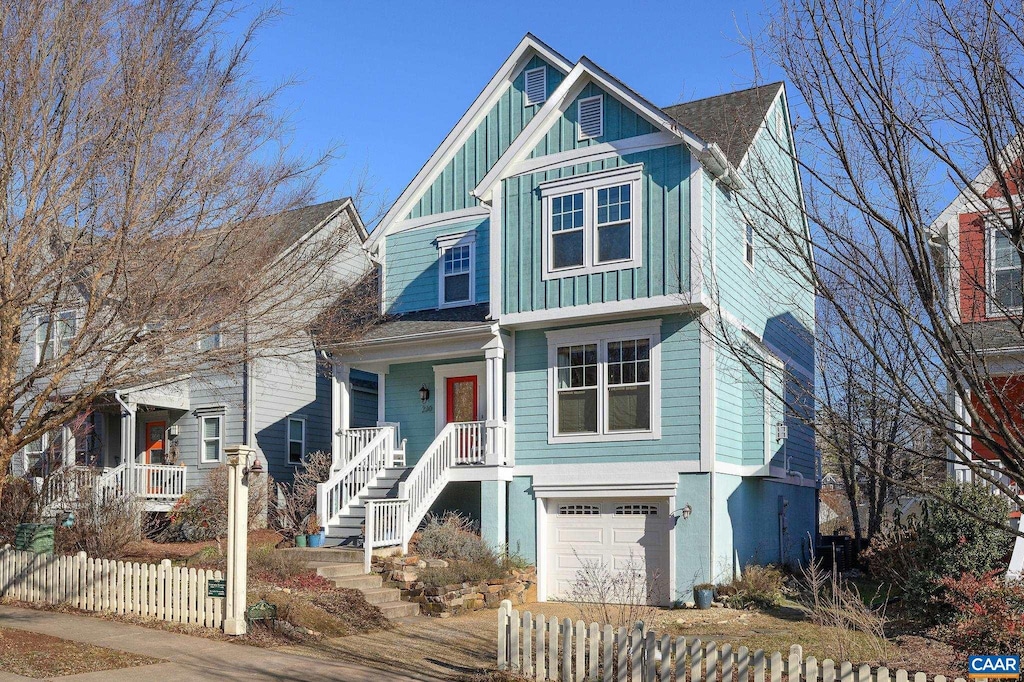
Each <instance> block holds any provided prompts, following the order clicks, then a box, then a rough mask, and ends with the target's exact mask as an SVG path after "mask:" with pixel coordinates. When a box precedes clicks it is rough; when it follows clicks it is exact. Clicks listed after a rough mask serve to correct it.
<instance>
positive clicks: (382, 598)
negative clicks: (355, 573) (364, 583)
mask: <svg viewBox="0 0 1024 682" xmlns="http://www.w3.org/2000/svg"><path fill="white" fill-rule="evenodd" d="M360 592H362V593H363V596H364V597H366V601H368V602H369V603H371V604H377V605H378V606H380V605H381V604H390V603H391V602H400V601H402V599H401V596H402V595H401V592H399V590H398V588H395V587H377V588H373V589H369V590H360Z"/></svg>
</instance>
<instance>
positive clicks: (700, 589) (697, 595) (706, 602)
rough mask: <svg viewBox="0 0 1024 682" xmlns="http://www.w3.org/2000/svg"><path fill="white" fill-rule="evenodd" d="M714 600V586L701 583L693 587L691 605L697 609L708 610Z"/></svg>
mask: <svg viewBox="0 0 1024 682" xmlns="http://www.w3.org/2000/svg"><path fill="white" fill-rule="evenodd" d="M714 598H715V586H714V585H712V584H711V583H701V584H699V585H694V586H693V603H695V604H696V605H697V608H698V609H710V608H711V602H712V601H713V600H714Z"/></svg>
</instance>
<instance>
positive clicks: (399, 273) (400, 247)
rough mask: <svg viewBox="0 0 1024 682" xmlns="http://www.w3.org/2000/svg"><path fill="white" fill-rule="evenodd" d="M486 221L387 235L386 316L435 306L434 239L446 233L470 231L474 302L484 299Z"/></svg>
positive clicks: (487, 277)
mask: <svg viewBox="0 0 1024 682" xmlns="http://www.w3.org/2000/svg"><path fill="white" fill-rule="evenodd" d="M489 225H490V220H488V219H487V218H484V219H483V220H481V219H479V218H477V219H474V220H469V221H466V222H463V223H457V224H454V225H442V226H441V227H424V228H420V229H415V230H409V231H406V232H397V233H395V234H391V235H388V237H387V246H386V253H387V259H386V262H385V266H384V267H385V268H386V272H385V275H384V283H385V284H384V286H385V292H384V301H385V304H386V307H387V311H388V313H390V314H396V313H407V312H410V311H413V310H432V309H434V308H437V307H438V277H439V270H438V267H439V266H438V261H439V259H440V253H441V252H440V251H439V250H438V248H437V244H436V242H435V240H436V239H437V238H438V237H443V236H445V235H450V234H459V233H462V232H471V231H472V232H474V233H475V235H476V245H475V247H474V249H475V254H476V255H475V263H474V264H473V267H474V269H475V273H476V276H475V278H474V279H475V281H474V290H475V298H476V301H475V302H476V303H484V302H486V301H487V300H488V292H489V287H490V271H491V269H490V262H491V259H490V237H489V234H490V231H489V229H488V226H489Z"/></svg>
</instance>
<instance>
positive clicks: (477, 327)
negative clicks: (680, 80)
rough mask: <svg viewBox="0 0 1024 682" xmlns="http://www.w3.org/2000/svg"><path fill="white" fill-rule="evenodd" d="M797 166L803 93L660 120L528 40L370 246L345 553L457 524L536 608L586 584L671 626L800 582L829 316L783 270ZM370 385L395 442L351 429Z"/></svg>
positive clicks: (341, 414)
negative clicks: (474, 533) (675, 617)
mask: <svg viewBox="0 0 1024 682" xmlns="http://www.w3.org/2000/svg"><path fill="white" fill-rule="evenodd" d="M792 145H793V140H792V136H791V134H790V123H789V111H788V107H787V100H786V90H785V87H784V86H783V85H782V84H781V83H779V84H774V85H767V86H762V87H758V88H754V89H749V90H743V91H739V92H732V93H727V94H723V95H719V96H716V97H711V98H707V99H702V100H697V101H693V102H688V103H684V104H678V105H674V106H668V107H658V106H655V105H654V104H652V103H651V102H649V101H647V100H646V99H644V97H643V96H642V95H640V94H639V93H637V92H635V91H633V90H632V89H630V88H629V87H628V86H627V85H625V84H624V83H622V82H621V81H619V80H618V79H616V78H615V77H614V76H612V75H611V74H609V73H608V72H606V71H605V70H604V69H602V68H601V67H599V66H597V65H596V64H594V63H593V62H592V61H590V60H589V59H587V58H585V57H583V58H581V59H579V60H578V61H576V62H575V63H573V62H570V61H569V60H567V59H566V58H565V57H563V56H562V55H560V54H559V53H557V52H555V51H554V50H553V49H551V48H550V47H548V46H547V45H545V44H544V43H543V42H541V41H540V40H538V39H537V38H535V37H534V36H532V35H527V36H526V37H525V38H524V39H523V40H522V42H521V43H520V44H519V45H518V47H516V49H515V51H514V52H513V53H512V54H511V55H510V56H509V57H508V59H507V60H506V61H505V62H504V63H503V64H502V65H501V67H500V68H499V69H498V71H497V72H496V73H495V74H494V77H493V78H492V79H491V80H490V81H489V82H488V83H486V84H484V86H483V90H482V92H481V93H480V95H479V96H478V97H477V99H476V100H475V101H474V102H473V103H472V105H471V106H470V108H469V110H468V111H466V113H465V115H464V116H463V117H462V118H461V119H460V120H459V121H458V122H457V123H456V124H455V127H454V128H453V129H452V131H451V133H450V134H449V135H448V136H447V137H446V138H445V139H444V140H443V141H442V142H441V144H440V146H439V147H438V148H437V151H436V152H435V153H434V154H433V156H431V157H430V158H429V159H427V160H426V163H425V164H424V165H423V167H422V169H421V170H420V171H419V173H417V175H416V176H415V177H414V178H413V179H412V180H411V182H410V183H409V185H408V187H407V188H406V189H405V191H404V192H403V193H402V194H401V196H400V197H399V198H398V200H397V201H396V202H395V204H394V205H393V206H392V207H391V209H390V211H389V212H388V213H387V215H386V216H385V217H384V218H383V219H382V221H381V222H380V223H379V225H378V226H377V227H376V229H374V230H373V231H372V233H371V234H370V236H369V237H368V239H367V240H366V242H365V244H364V248H365V249H366V251H367V252H368V254H369V256H370V259H371V260H372V261H373V262H374V263H375V264H376V266H377V268H378V272H379V284H380V296H381V313H382V315H381V319H380V321H379V322H377V323H375V324H374V325H372V327H371V328H370V329H369V330H368V331H367V333H366V334H365V335H364V336H363V337H362V338H360V339H359V340H358V341H355V342H349V343H346V344H345V345H341V346H335V347H331V348H327V349H325V350H326V351H327V352H328V353H329V355H330V358H331V361H332V363H333V367H334V372H333V376H334V381H333V387H334V390H333V397H334V406H333V414H334V429H333V430H334V434H335V436H334V446H333V448H334V449H333V451H334V456H335V470H334V474H333V476H332V477H331V479H330V480H329V481H328V482H326V483H325V484H322V485H321V487H320V495H319V510H320V515H321V517H322V518H323V519H324V522H325V523H324V525H325V526H326V528H327V538H328V544H334V545H338V544H353V545H356V546H360V545H366V546H369V547H371V548H376V547H387V546H403V547H404V546H407V545H408V542H409V538H410V536H411V535H412V532H413V531H414V530H415V529H416V527H417V526H418V525H419V524H420V523H421V522H422V521H423V519H424V518H425V516H426V515H427V514H428V513H430V512H438V511H441V510H444V509H457V510H460V511H462V512H463V513H465V514H467V515H469V516H470V517H472V518H473V519H474V520H476V521H477V522H478V523H479V525H480V529H481V532H482V534H483V536H484V538H485V539H487V540H489V541H491V542H493V543H494V544H495V545H507V546H508V547H509V548H510V549H511V550H513V551H516V552H518V553H520V554H521V555H523V556H525V557H526V558H528V559H529V560H530V561H532V562H535V563H536V565H537V567H538V574H539V585H538V587H539V598H540V599H542V600H544V599H558V598H563V597H565V596H567V595H568V593H569V591H570V589H571V586H572V584H573V582H574V580H575V579H576V575H577V572H578V571H579V569H580V568H581V567H582V566H583V565H585V564H588V563H589V564H594V565H603V566H605V567H607V568H608V569H609V570H614V571H618V570H635V571H638V572H639V573H640V574H641V575H644V576H646V578H647V581H648V586H649V589H650V593H651V599H652V600H653V601H655V602H657V603H668V602H671V601H680V600H681V601H686V600H688V599H690V598H691V597H690V591H691V588H692V586H693V585H694V584H696V583H700V582H705V581H721V580H728V579H731V578H732V577H733V576H734V575H735V574H737V573H738V572H740V571H742V570H743V567H744V566H746V565H748V564H750V563H780V562H783V563H789V564H795V563H799V562H801V561H803V560H805V559H806V558H807V557H808V547H809V543H810V542H812V541H813V535H814V533H815V531H816V519H817V497H818V495H817V491H818V480H819V476H818V460H817V453H816V451H815V448H814V439H813V435H812V432H811V429H810V428H809V426H808V425H807V422H808V418H809V417H810V416H811V415H813V410H814V403H813V389H814V360H813V358H814V354H813V350H814V349H813V325H814V292H813V290H812V288H811V286H810V285H809V284H808V283H807V280H808V278H807V276H806V275H807V273H800V272H795V271H793V267H794V265H793V264H794V263H799V262H803V259H801V258H793V257H792V255H789V256H787V253H786V249H788V248H802V247H800V246H799V245H801V244H802V245H806V244H807V240H806V234H807V233H806V225H805V224H804V223H803V221H802V218H801V212H800V208H801V203H802V195H801V187H800V180H799V176H798V173H797V171H796V168H795V165H794V163H793V162H792V158H793V157H792ZM757 190H768V191H757ZM756 196H764V197H766V199H764V202H767V203H768V204H771V205H761V203H759V201H758V200H756V199H754V198H753V197H756ZM766 216H772V218H773V220H767V219H766ZM780 217H781V219H780ZM773 225H774V227H773ZM341 312H343V311H341ZM356 370H358V371H360V372H369V373H371V374H373V375H376V377H377V382H376V383H377V391H378V392H377V396H378V402H377V422H376V426H371V427H363V428H353V425H352V424H351V423H350V421H349V418H348V416H347V415H349V414H350V403H351V400H352V394H351V376H352V373H353V372H354V371H356Z"/></svg>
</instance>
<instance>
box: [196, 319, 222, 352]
mask: <svg viewBox="0 0 1024 682" xmlns="http://www.w3.org/2000/svg"><path fill="white" fill-rule="evenodd" d="M222 343H223V339H222V338H221V332H220V325H219V324H215V325H213V327H211V328H210V333H209V334H207V335H206V336H204V337H203V338H201V339H199V350H200V351H211V350H217V349H218V348H220V347H221V345H222Z"/></svg>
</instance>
